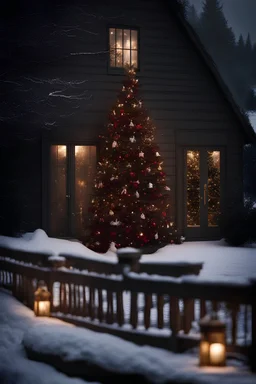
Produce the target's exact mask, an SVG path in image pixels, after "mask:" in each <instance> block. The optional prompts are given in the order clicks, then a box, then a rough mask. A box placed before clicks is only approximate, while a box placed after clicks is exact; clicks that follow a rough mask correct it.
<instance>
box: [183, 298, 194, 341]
mask: <svg viewBox="0 0 256 384" xmlns="http://www.w3.org/2000/svg"><path fill="white" fill-rule="evenodd" d="M183 303H184V310H183V328H184V333H185V334H187V333H189V331H190V329H191V324H192V321H194V319H195V315H194V314H195V312H194V311H195V310H194V308H195V301H194V300H193V299H184V300H183Z"/></svg>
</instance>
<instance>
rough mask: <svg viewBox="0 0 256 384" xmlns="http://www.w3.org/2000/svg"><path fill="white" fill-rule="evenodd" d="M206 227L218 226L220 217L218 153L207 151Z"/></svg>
mask: <svg viewBox="0 0 256 384" xmlns="http://www.w3.org/2000/svg"><path fill="white" fill-rule="evenodd" d="M207 163H208V226H209V227H215V226H218V218H219V216H220V151H208V153H207Z"/></svg>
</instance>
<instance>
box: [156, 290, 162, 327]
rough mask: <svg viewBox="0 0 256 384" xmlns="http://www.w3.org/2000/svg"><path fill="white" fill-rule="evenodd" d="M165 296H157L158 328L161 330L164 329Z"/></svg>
mask: <svg viewBox="0 0 256 384" xmlns="http://www.w3.org/2000/svg"><path fill="white" fill-rule="evenodd" d="M163 312H164V296H163V295H157V326H158V328H159V329H162V328H163V327H164V313H163Z"/></svg>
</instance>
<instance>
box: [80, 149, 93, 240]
mask: <svg viewBox="0 0 256 384" xmlns="http://www.w3.org/2000/svg"><path fill="white" fill-rule="evenodd" d="M95 168H96V147H95V146H81V145H76V146H75V234H76V236H77V237H78V238H82V237H83V235H84V231H85V229H86V227H87V224H88V222H87V219H88V207H89V202H90V200H91V193H92V185H93V180H94V176H95Z"/></svg>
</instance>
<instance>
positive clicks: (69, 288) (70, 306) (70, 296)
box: [68, 283, 72, 313]
mask: <svg viewBox="0 0 256 384" xmlns="http://www.w3.org/2000/svg"><path fill="white" fill-rule="evenodd" d="M68 310H69V313H72V284H70V283H69V284H68Z"/></svg>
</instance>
